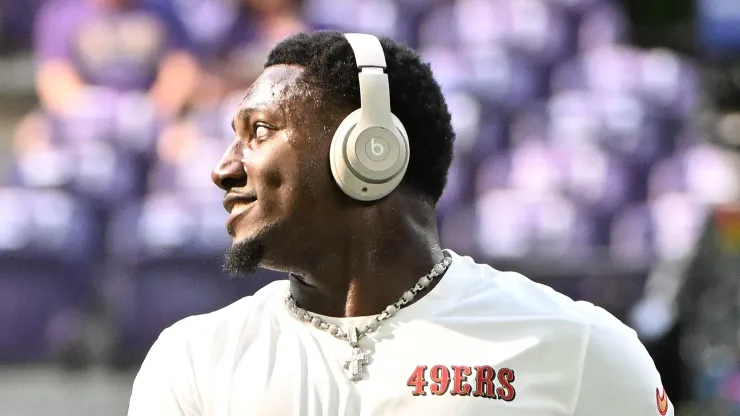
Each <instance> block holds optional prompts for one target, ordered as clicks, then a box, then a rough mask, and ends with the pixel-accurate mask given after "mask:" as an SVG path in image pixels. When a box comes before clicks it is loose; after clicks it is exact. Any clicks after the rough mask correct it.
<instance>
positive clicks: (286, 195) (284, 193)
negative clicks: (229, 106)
mask: <svg viewBox="0 0 740 416" xmlns="http://www.w3.org/2000/svg"><path fill="white" fill-rule="evenodd" d="M302 72H303V70H302V68H300V67H296V66H288V65H277V66H273V67H269V68H267V69H266V70H265V71H264V72H263V73H262V75H261V76H260V77H259V78H258V79H257V80H256V81H255V82H254V84H252V86H251V87H250V88H249V89H248V90H247V94H246V96H245V98H244V100H243V101H242V103H241V104H240V106H239V109H238V111H237V113H236V114H235V116H234V119H233V125H234V131H235V138H234V141H233V142H232V143H231V145H230V146H229V147H228V148H227V149H226V152H225V153H224V155H223V157H222V158H221V160H220V161H219V162H218V164H217V166H216V168H215V169H214V170H213V173H212V175H211V177H212V179H213V182H214V183H215V184H216V185H217V186H219V187H220V188H221V189H224V190H225V191H226V192H227V193H226V197H225V199H224V207H225V208H226V210H227V211H228V212H229V214H230V215H229V218H228V220H227V229H228V232H229V234H230V235H231V236H232V239H233V244H232V247H231V249H230V251H229V253H227V260H226V265H225V268H226V269H227V271H229V272H232V273H235V274H245V273H249V272H251V271H253V270H254V269H255V268H256V267H258V266H263V267H268V268H272V269H277V270H288V269H289V268H290V266H291V256H297V255H298V253H299V252H300V251H301V250H302V249H304V248H305V247H306V246H307V245H308V244H309V243H308V239H310V238H314V237H317V235H316V234H320V233H321V231H320V227H318V226H315V225H314V224H317V225H318V224H321V223H322V222H324V221H325V220H324V219H328V218H331V217H329V216H330V215H333V214H332V211H333V210H332V208H331V205H332V204H329V202H331V201H332V200H333V199H335V198H336V196H335V195H336V193H337V192H336V191H337V190H336V189H335V187H334V186H333V183H332V182H331V177H330V175H331V173H330V170H329V167H328V164H329V161H328V152H329V146H330V141H329V140H322V139H320V138H319V137H316V138H315V140H312V139H311V138H310V134H311V128H310V127H311V126H310V125H309V122H307V121H310V120H312V119H313V120H315V119H316V118H317V117H316V115H314V114H307V113H310V112H312V111H315V110H312V106H310V105H307V104H305V102H308V101H310V100H306V94H310V92H308V91H307V89H306V87H304V86H303V84H302V83H296V81H297V80H298V77H299V76H300V75H301V74H302Z"/></svg>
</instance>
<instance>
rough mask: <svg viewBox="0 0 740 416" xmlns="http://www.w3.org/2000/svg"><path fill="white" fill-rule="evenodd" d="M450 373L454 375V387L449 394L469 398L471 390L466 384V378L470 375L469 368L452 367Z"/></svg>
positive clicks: (464, 366)
mask: <svg viewBox="0 0 740 416" xmlns="http://www.w3.org/2000/svg"><path fill="white" fill-rule="evenodd" d="M452 372H453V375H454V377H453V380H454V385H453V386H452V391H451V392H450V394H451V395H453V396H470V391H471V390H473V388H472V387H470V384H468V383H466V382H467V381H468V376H470V375H471V374H472V370H471V369H470V367H468V366H466V365H453V366H452Z"/></svg>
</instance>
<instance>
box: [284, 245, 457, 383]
mask: <svg viewBox="0 0 740 416" xmlns="http://www.w3.org/2000/svg"><path fill="white" fill-rule="evenodd" d="M450 264H452V258H451V257H449V256H448V255H447V254H446V253H445V256H444V258H443V259H442V261H440V262H439V263H437V264H435V265H434V267H433V268H432V271H431V272H429V273H428V274H427V275H425V276H422V277H421V279H419V281H418V282H416V285H414V287H412V288H411V289H410V290H407V291H406V292H404V293H403V295H402V296H401V298H400V299H398V300H397V301H396V302H395V303H392V304H390V305H388V307H387V308H385V310H384V311H383V312H381V313H380V314H379V315H378V316H376V317H374V318H373V320H372V321H370V323H368V324H367V325H365V326H364V327H362V328H357V327H355V326H349V327H348V328H347V331H344V330H343V329H342V328H340V327H338V326H336V325H333V324H329V323H327V322H326V321H324V320H323V319H322V318H321V317H319V316H316V315H315V314H313V313H311V312H309V311H307V310H305V309H301V308H299V307H298V305H296V302H295V299H294V298H293V295H291V294H288V296H287V297H286V298H285V305H286V307H287V308H288V310H289V311H290V312H291V313H292V314H293V315H295V316H296V317H297V318H298V319H300V320H301V321H304V322H308V323H310V324H311V325H313V326H315V327H316V328H318V329H320V330H322V331H325V332H328V333H330V334H331V335H333V336H334V337H336V338H339V339H341V340H343V341H347V342H348V343H349V345H350V346H351V347H352V358H351V359H350V360H349V361H347V362H346V363H345V366H344V367H345V368H346V369H347V370H348V372H349V376H350V380H352V381H358V380H361V379H362V375H363V371H364V368H365V366H366V365H368V364H369V363H370V354H369V353H368V352H366V351H363V350H362V348H361V347H360V339H361V338H362V337H364V336H365V335H367V334H369V333H370V332H374V331H376V330H377V329H378V327H380V324H381V323H383V322H384V321H386V320H388V319H389V318H390V317H391V316H393V315H395V314H396V312H398V311H399V310H400V309H401V308H402V307H403V306H404V305H406V304H407V303H409V302H411V301H412V300H413V299H414V298H415V297H416V295H417V294H418V293H419V292H421V291H422V290H424V289H426V288H427V287H429V285H430V284H431V283H432V281H433V280H434V279H435V278H437V277H439V276H441V275H442V274H444V273H445V272H446V271H447V269H448V268H449V267H450Z"/></svg>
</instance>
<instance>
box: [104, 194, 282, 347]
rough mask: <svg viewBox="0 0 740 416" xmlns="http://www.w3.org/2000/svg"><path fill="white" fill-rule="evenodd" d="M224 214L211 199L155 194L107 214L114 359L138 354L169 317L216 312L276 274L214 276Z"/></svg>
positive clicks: (225, 241)
mask: <svg viewBox="0 0 740 416" xmlns="http://www.w3.org/2000/svg"><path fill="white" fill-rule="evenodd" d="M226 217H227V214H226V212H225V211H224V210H223V207H222V206H221V203H220V201H219V200H218V199H217V198H211V197H207V198H197V196H194V195H193V194H192V193H189V194H177V193H155V194H151V195H149V196H148V197H147V198H146V199H145V200H144V201H143V202H142V203H141V204H138V203H135V204H132V205H130V206H129V207H128V208H127V209H125V210H123V211H122V212H121V213H120V215H119V216H118V217H117V218H116V219H115V221H114V223H113V225H112V228H111V235H112V236H113V239H112V240H111V241H110V247H111V251H112V253H113V254H114V256H115V258H116V263H117V268H118V270H119V273H118V275H117V276H116V277H114V278H112V279H111V281H110V282H109V284H108V289H107V296H108V297H109V302H110V304H111V305H112V310H113V318H114V319H115V321H116V323H117V326H118V331H119V333H118V343H117V349H118V352H119V354H122V356H120V357H119V358H121V359H125V360H127V361H128V360H134V361H136V360H139V359H141V358H142V357H143V355H144V354H145V353H146V351H147V350H148V349H149V347H151V345H152V343H153V342H154V340H155V339H156V337H157V335H158V334H159V333H160V332H161V331H162V330H163V329H164V328H165V327H167V326H169V325H171V324H172V323H174V322H175V321H177V320H179V319H182V318H184V317H186V316H189V315H194V314H199V313H205V312H210V311H214V310H216V309H219V308H221V307H223V306H226V305H227V304H229V303H231V302H233V301H235V300H237V299H239V298H241V297H243V296H246V295H249V294H251V293H253V292H254V291H256V290H257V289H258V288H259V287H261V286H262V285H264V284H266V283H267V282H269V281H271V280H274V279H275V278H277V277H279V276H278V275H276V274H274V273H267V272H261V273H259V274H258V275H257V276H253V277H250V278H247V279H243V280H234V279H231V280H230V279H226V278H225V277H224V276H223V275H222V272H221V270H220V262H221V257H222V255H223V252H224V251H225V249H226V248H227V247H228V245H229V237H228V235H227V234H226V231H225V225H224V224H225V220H226Z"/></svg>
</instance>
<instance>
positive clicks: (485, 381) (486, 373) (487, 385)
mask: <svg viewBox="0 0 740 416" xmlns="http://www.w3.org/2000/svg"><path fill="white" fill-rule="evenodd" d="M495 376H496V371H495V370H494V369H493V367H491V366H490V365H480V366H476V367H475V391H474V392H473V396H475V397H488V398H489V399H495V398H496V390H495V388H494V386H493V378H494V377H495Z"/></svg>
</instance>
